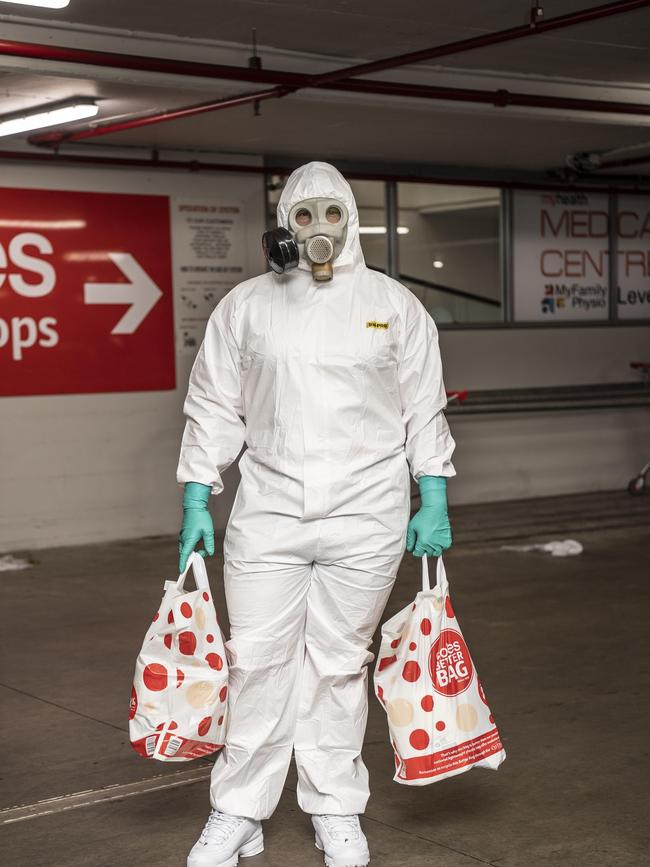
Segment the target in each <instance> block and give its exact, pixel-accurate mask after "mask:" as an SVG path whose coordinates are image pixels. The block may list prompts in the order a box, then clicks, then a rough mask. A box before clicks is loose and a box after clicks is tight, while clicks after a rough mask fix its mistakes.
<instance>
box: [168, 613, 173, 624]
mask: <svg viewBox="0 0 650 867" xmlns="http://www.w3.org/2000/svg"><path fill="white" fill-rule="evenodd" d="M173 622H174V612H173V611H170V612H169V614H168V615H167V623H173Z"/></svg>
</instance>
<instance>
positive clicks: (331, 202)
mask: <svg viewBox="0 0 650 867" xmlns="http://www.w3.org/2000/svg"><path fill="white" fill-rule="evenodd" d="M277 216H278V228H277V229H274V230H272V231H270V232H267V233H266V234H265V236H264V249H265V253H266V256H267V258H268V260H269V264H270V266H271V269H272V270H271V271H270V272H268V273H266V274H263V275H262V276H260V277H255V278H253V279H251V280H246V281H245V282H243V283H241V284H239V285H238V286H236V287H235V288H234V289H232V290H231V291H230V292H229V293H228V294H227V295H226V297H225V298H224V299H223V300H222V301H221V302H220V303H219V304H218V306H217V307H216V309H215V310H214V312H213V313H212V316H211V317H210V320H209V322H208V325H207V329H206V333H205V339H204V341H203V344H202V346H201V348H200V350H199V353H198V356H197V358H196V361H195V363H194V366H193V369H192V373H191V376H190V381H189V390H188V394H187V400H186V402H185V407H184V412H185V416H186V419H187V421H186V427H185V432H184V435H183V441H182V446H181V453H180V461H179V467H178V475H177V478H178V481H179V483H181V484H183V485H184V499H183V507H184V517H183V526H182V530H181V535H180V544H179V547H180V550H181V564H180V565H181V571H183V569H184V568H185V563H186V561H187V557H188V556H189V554H190V552H191V551H192V550H193V549H194V547H195V546H196V545H197V544H198V543H199V542H200V541H201V540H202V541H203V544H204V548H205V552H204V553H206V552H207V554H213V553H214V530H213V526H212V521H211V519H210V514H209V512H208V505H207V504H208V498H209V495H210V493H212V494H219V493H220V492H221V491H222V490H223V483H222V480H221V473H222V472H223V471H224V470H225V469H226V468H227V467H228V466H229V465H230V464H231V463H232V462H233V461H234V460H235V459H236V458H237V456H238V454H239V453H240V451H241V449H242V446H243V445H244V443H245V444H246V446H247V449H246V450H245V451H244V453H243V455H242V457H241V459H240V461H239V469H240V472H241V481H240V484H239V487H238V489H237V494H236V497H235V501H234V505H233V508H232V512H231V515H230V519H229V522H228V526H227V529H226V533H225V540H224V560H225V570H224V581H225V592H226V600H227V606H228V614H229V619H230V625H231V638H230V640H229V642H228V643H227V645H226V647H227V652H228V659H229V663H230V685H229V719H230V722H229V728H228V733H227V738H226V744H225V746H224V749H223V750H222V751H221V752H220V753H219V754H218V755H217V759H216V762H215V765H214V770H213V772H212V783H211V802H212V808H213V809H212V812H211V814H210V816H209V818H208V821H207V824H206V826H205V828H204V829H203V832H202V833H201V836H200V838H199V840H198V841H197V843H196V844H195V846H194V847H193V849H192V850H191V852H190V855H189V857H188V862H187V863H188V867H230V865H235V864H237V862H238V858H239V856H240V855H241V856H250V855H255V854H257V853H259V852H261V851H262V850H263V845H264V844H263V838H262V826H261V822H262V820H264V819H267V818H268V817H269V816H270V815H271V814H272V813H273V811H274V809H275V807H276V805H277V803H278V800H279V798H280V795H281V792H282V788H283V785H284V782H285V778H286V775H287V771H288V767H289V763H290V760H291V756H292V752H293V753H294V755H295V762H296V767H297V772H298V791H297V795H298V804H299V806H300V807H301V809H302V810H304V811H305V812H307V813H309V814H311V816H312V822H313V825H314V830H315V834H316V845H317V846H318V847H319V848H320V849H321V850H323V851H324V856H325V863H326V864H327V865H330V867H343V865H345V867H349V865H359V867H360V865H366V864H367V863H368V862H369V858H370V855H369V851H368V843H367V840H366V838H365V836H364V834H363V832H362V830H361V827H360V823H359V815H360V814H362V813H363V812H364V810H365V807H366V802H367V800H368V796H369V788H368V772H367V769H366V767H365V765H364V763H363V760H362V758H361V748H362V744H363V738H364V733H365V728H366V718H367V710H368V708H367V673H368V670H367V665H368V663H369V662H370V661H371V660H372V655H371V654H370V653H369V651H368V647H369V645H370V642H371V639H372V636H373V633H374V631H375V629H376V627H377V625H378V623H379V619H380V617H381V615H382V612H383V610H384V607H385V605H386V602H387V600H388V597H389V594H390V592H391V589H392V587H393V583H394V581H395V576H396V573H397V569H398V566H399V564H400V561H401V559H402V556H403V553H404V548H405V546H406V548H407V549H408V550H409V551H412V552H413V553H414V554H415V556H420V557H421V556H423V555H424V554H430V555H440V553H441V552H442V551H443V550H444V549H445V548H448V547H449V546H450V545H451V531H450V527H449V520H448V517H447V498H446V478H447V477H449V476H453V475H454V469H453V466H452V464H451V455H452V452H453V449H454V441H453V439H452V437H451V435H450V432H449V427H448V425H447V422H446V419H445V417H444V415H443V409H444V407H445V405H446V394H445V389H444V385H443V378H442V369H441V362H440V353H439V349H438V339H437V332H436V327H435V325H434V323H433V320H432V319H431V318H430V316H429V315H428V314H427V313H426V311H425V309H424V307H423V306H422V304H421V303H420V302H419V301H418V300H417V299H416V297H415V296H414V295H413V294H412V293H411V292H410V291H409V290H408V289H407V288H405V287H404V286H402V285H401V284H400V283H397V282H396V281H395V280H392V279H390V278H389V277H387V276H385V275H383V274H381V273H378V272H376V271H372V270H370V269H368V268H367V267H366V265H365V262H364V258H363V253H362V251H361V244H360V241H359V216H358V213H357V207H356V204H355V201H354V196H353V194H352V190H351V188H350V186H349V184H348V183H347V181H346V180H345V179H344V178H343V177H342V176H341V174H339V172H338V171H337V170H336V169H335V168H334V167H333V166H331V165H328V164H326V163H320V162H313V163H309V164H308V165H304V166H302V167H301V168H299V169H297V170H296V171H294V172H293V174H292V175H291V176H290V177H289V179H288V182H287V184H286V186H285V188H284V191H283V193H282V196H281V199H280V202H279V205H278V209H277ZM409 469H410V473H411V474H412V475H413V477H414V478H415V480H417V481H418V483H419V487H420V493H421V501H422V506H421V508H420V510H419V511H418V512H417V514H416V515H415V516H414V518H412V519H411V521H410V522H409V514H410V479H409Z"/></svg>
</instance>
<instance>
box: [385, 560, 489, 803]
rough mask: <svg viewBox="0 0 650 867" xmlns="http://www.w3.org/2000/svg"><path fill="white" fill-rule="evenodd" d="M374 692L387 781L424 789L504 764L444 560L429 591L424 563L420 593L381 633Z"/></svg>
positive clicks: (425, 562)
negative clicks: (385, 737)
mask: <svg viewBox="0 0 650 867" xmlns="http://www.w3.org/2000/svg"><path fill="white" fill-rule="evenodd" d="M374 680H375V692H376V694H377V698H378V699H379V701H380V702H381V703H382V705H383V706H384V708H385V710H386V713H387V715H388V728H389V730H390V735H391V743H392V745H393V750H394V753H395V767H396V770H395V776H394V777H393V779H394V780H395V781H396V782H398V783H403V784H404V785H406V786H424V785H427V784H428V783H435V782H436V781H438V780H443V779H445V777H452V776H455V775H456V774H462V773H463V772H464V771H468V770H470V768H473V767H481V768H492V769H494V770H496V769H497V768H498V767H499V765H500V764H501V762H502V761H503V760H504V759H505V757H506V753H505V750H504V749H503V745H502V743H501V739H500V738H499V732H498V731H497V728H496V726H495V724H494V718H493V716H492V714H491V713H490V708H489V707H488V704H487V701H486V699H485V693H484V692H483V689H482V687H481V682H480V681H479V679H478V674H477V672H476V667H475V665H474V662H473V660H472V658H471V656H470V653H469V650H468V648H467V645H466V644H465V640H464V638H463V635H462V633H461V631H460V626H459V625H458V620H457V619H456V615H455V613H454V610H453V608H452V607H451V601H450V599H449V585H448V583H447V576H446V574H445V567H444V565H443V562H442V558H441V557H440V558H438V567H437V582H436V586H435V587H434V588H433V590H432V589H431V587H430V585H429V571H428V564H427V558H426V557H423V558H422V592H421V593H418V595H417V596H416V597H415V602H414V603H413V604H412V605H409V606H408V607H407V608H404V609H403V610H402V611H400V612H399V613H398V614H396V615H395V616H394V617H392V618H391V619H390V620H389V621H387V622H386V623H385V624H384V625H383V626H382V629H381V650H380V652H379V658H378V661H377V665H376V668H375V675H374Z"/></svg>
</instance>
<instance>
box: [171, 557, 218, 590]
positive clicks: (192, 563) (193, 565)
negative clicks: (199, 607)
mask: <svg viewBox="0 0 650 867" xmlns="http://www.w3.org/2000/svg"><path fill="white" fill-rule="evenodd" d="M190 569H191V570H192V575H193V576H194V583H195V584H196V587H197V590H209V589H210V582H209V581H208V570H207V569H206V568H205V560H204V559H203V557H202V556H201V555H200V554H197V552H196V551H192V553H191V554H190V556H189V557H188V560H187V566H186V567H185V571H184V572H181V574H180V575H179V576H178V581H177V582H176V589H177V590H179V591H181V590H184V589H185V579H186V578H187V573H188V572H189V571H190Z"/></svg>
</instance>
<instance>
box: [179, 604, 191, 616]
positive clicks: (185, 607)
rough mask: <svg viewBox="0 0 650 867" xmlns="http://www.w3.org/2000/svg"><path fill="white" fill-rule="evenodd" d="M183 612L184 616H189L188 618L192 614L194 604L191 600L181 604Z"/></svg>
mask: <svg viewBox="0 0 650 867" xmlns="http://www.w3.org/2000/svg"><path fill="white" fill-rule="evenodd" d="M181 614H182V615H183V617H187V618H188V619H189V618H190V617H191V616H192V606H191V605H190V603H189V602H183V603H182V604H181Z"/></svg>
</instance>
